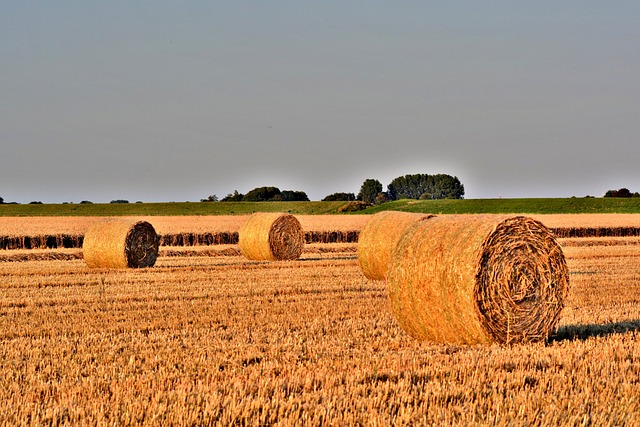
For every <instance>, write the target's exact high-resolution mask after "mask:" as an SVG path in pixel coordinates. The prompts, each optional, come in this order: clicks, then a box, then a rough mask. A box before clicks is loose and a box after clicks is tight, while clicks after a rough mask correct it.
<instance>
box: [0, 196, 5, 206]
mask: <svg viewBox="0 0 640 427" xmlns="http://www.w3.org/2000/svg"><path fill="white" fill-rule="evenodd" d="M3 203H4V199H3V198H2V197H0V205H1V204H3Z"/></svg>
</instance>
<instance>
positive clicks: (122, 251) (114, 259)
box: [82, 220, 159, 268]
mask: <svg viewBox="0 0 640 427" xmlns="http://www.w3.org/2000/svg"><path fill="white" fill-rule="evenodd" d="M158 246H159V239H158V235H157V234H156V231H155V229H154V228H153V226H152V225H151V224H150V223H148V222H146V221H136V220H107V221H101V222H98V223H95V224H94V225H92V226H91V227H90V228H89V229H88V230H87V233H86V234H85V237H84V242H83V250H82V251H83V255H84V260H85V262H86V263H87V266H89V267H90V268H144V267H152V266H153V265H154V264H155V262H156V259H157V258H158Z"/></svg>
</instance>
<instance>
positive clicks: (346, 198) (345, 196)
mask: <svg viewBox="0 0 640 427" xmlns="http://www.w3.org/2000/svg"><path fill="white" fill-rule="evenodd" d="M355 199H356V195H355V194H353V193H333V194H329V195H328V196H326V197H325V198H324V199H322V201H323V202H352V201H354V200H355Z"/></svg>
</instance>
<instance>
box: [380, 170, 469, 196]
mask: <svg viewBox="0 0 640 427" xmlns="http://www.w3.org/2000/svg"><path fill="white" fill-rule="evenodd" d="M387 190H388V191H387V194H388V195H389V198H390V199H391V200H399V199H427V200H431V199H462V198H463V196H464V186H463V185H462V184H461V183H460V180H459V179H458V178H457V177H455V176H451V175H446V174H437V175H428V174H413V175H405V176H400V177H397V178H395V179H393V181H391V183H390V184H389V185H388V186H387Z"/></svg>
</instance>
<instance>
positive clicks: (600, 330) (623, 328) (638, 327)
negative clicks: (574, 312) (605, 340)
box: [550, 319, 640, 342]
mask: <svg viewBox="0 0 640 427" xmlns="http://www.w3.org/2000/svg"><path fill="white" fill-rule="evenodd" d="M638 331H640V319H638V320H627V321H624V322H616V323H606V324H603V325H597V324H590V325H567V326H562V327H560V328H559V329H558V333H556V334H555V335H554V336H553V337H551V340H550V341H552V342H553V341H573V340H586V339H589V338H592V337H606V336H609V335H614V334H626V333H628V332H638Z"/></svg>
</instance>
